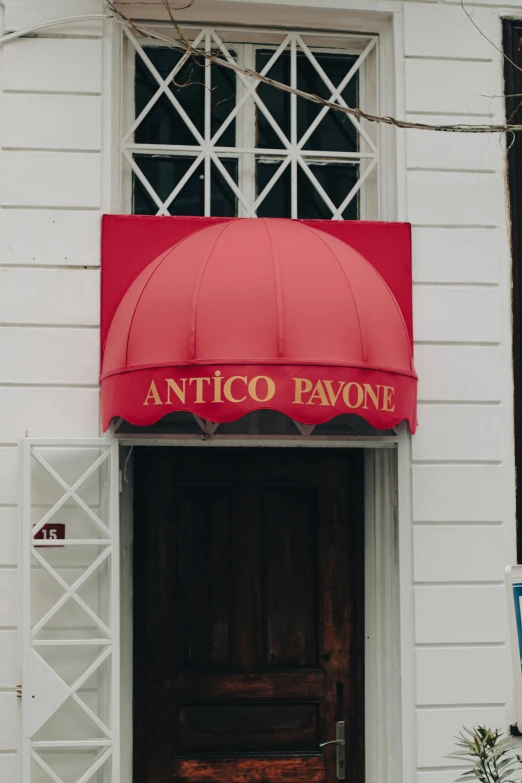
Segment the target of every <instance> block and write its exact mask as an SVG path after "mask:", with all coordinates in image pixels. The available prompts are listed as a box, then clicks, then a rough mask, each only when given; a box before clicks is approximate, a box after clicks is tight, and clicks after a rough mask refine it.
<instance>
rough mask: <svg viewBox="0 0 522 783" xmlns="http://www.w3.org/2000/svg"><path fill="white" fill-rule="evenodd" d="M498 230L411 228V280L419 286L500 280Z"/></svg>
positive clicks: (503, 240)
mask: <svg viewBox="0 0 522 783" xmlns="http://www.w3.org/2000/svg"><path fill="white" fill-rule="evenodd" d="M505 241H506V240H505V238H504V234H502V237H501V236H500V231H499V230H498V229H483V228H480V227H477V228H430V227H427V226H426V227H423V228H415V227H414V228H413V230H412V256H413V279H414V281H415V282H418V283H480V284H486V283H487V284H492V283H498V280H499V245H501V244H503V243H504V242H505Z"/></svg>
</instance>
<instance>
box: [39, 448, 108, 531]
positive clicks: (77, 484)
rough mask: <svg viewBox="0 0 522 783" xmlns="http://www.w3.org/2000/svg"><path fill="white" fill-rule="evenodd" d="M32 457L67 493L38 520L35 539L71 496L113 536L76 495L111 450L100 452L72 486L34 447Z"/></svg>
mask: <svg viewBox="0 0 522 783" xmlns="http://www.w3.org/2000/svg"><path fill="white" fill-rule="evenodd" d="M31 454H32V457H33V458H34V459H35V460H36V461H37V462H38V463H39V464H40V465H41V467H42V468H43V469H44V470H45V471H46V472H47V473H48V474H49V475H50V476H52V477H53V479H54V480H55V481H56V482H57V483H58V484H59V485H60V486H61V488H62V489H64V490H65V494H64V495H62V497H61V498H60V500H58V501H57V502H56V503H55V504H54V506H53V507H52V508H51V509H50V510H49V511H48V512H47V513H46V514H44V516H43V517H42V519H41V520H40V521H39V522H38V524H37V525H35V526H34V527H33V529H32V537H33V539H34V537H35V535H37V533H39V532H40V530H41V529H42V528H43V527H44V525H45V524H46V523H47V522H48V521H49V519H51V517H53V516H54V514H56V512H57V511H59V509H60V508H61V507H62V506H63V505H64V503H66V502H67V501H68V500H69V498H74V500H75V501H76V502H77V503H78V505H79V506H81V507H82V508H83V509H84V510H85V511H86V512H87V513H88V515H89V516H90V517H91V518H92V519H93V521H94V522H95V524H96V526H97V527H98V528H99V529H100V530H101V532H102V533H104V534H105V535H106V536H107V537H108V538H111V531H110V530H109V528H108V527H107V526H106V525H104V524H103V522H102V521H101V519H99V518H98V517H97V516H96V514H95V513H94V511H93V510H92V509H90V508H89V507H88V506H87V505H86V504H85V503H84V502H83V500H82V499H81V498H80V497H78V496H77V495H76V490H77V489H79V488H80V487H81V485H82V484H83V483H84V482H85V481H87V479H88V478H89V476H91V474H92V473H94V471H95V470H97V469H98V468H99V467H100V465H103V463H104V462H105V460H106V459H107V458H108V456H109V454H110V451H109V450H107V451H104V452H103V454H100V456H99V457H98V458H97V459H96V460H95V461H94V462H93V463H92V465H91V466H90V468H88V469H87V470H86V471H85V473H84V474H83V475H82V476H80V478H79V479H78V480H77V481H75V483H74V484H73V485H72V487H70V486H69V484H67V482H66V481H65V480H64V479H63V478H62V477H61V476H60V474H59V473H57V472H56V470H55V469H54V468H53V467H51V465H49V463H48V462H47V460H46V459H44V457H42V455H41V454H38V452H37V451H35V450H34V449H33V450H32V452H31Z"/></svg>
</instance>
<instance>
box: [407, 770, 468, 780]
mask: <svg viewBox="0 0 522 783" xmlns="http://www.w3.org/2000/svg"><path fill="white" fill-rule="evenodd" d="M461 769H462V770H464V769H465V767H461ZM459 774H460V773H459V772H458V770H457V769H435V770H433V769H432V770H429V771H427V770H422V769H421V770H419V772H417V777H416V778H415V781H416V783H455V781H456V780H457V778H458V775H459Z"/></svg>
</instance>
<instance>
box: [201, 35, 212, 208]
mask: <svg viewBox="0 0 522 783" xmlns="http://www.w3.org/2000/svg"><path fill="white" fill-rule="evenodd" d="M211 42H212V38H211V36H210V33H209V32H207V33H206V34H205V52H206V53H207V54H210V50H211ZM204 67H205V112H204V134H205V144H206V145H207V148H208V145H209V144H210V137H211V130H210V129H211V124H210V120H211V116H212V104H211V97H212V68H211V66H210V60H205V65H204ZM204 167H205V177H204V180H203V214H204V215H205V217H209V216H210V214H211V203H212V198H211V186H212V183H211V176H210V167H211V166H210V155H209V154H208V153H206V154H205V163H204Z"/></svg>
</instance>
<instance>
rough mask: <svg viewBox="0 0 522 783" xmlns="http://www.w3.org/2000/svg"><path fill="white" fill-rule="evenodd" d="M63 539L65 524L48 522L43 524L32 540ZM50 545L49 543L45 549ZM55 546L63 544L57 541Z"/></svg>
mask: <svg viewBox="0 0 522 783" xmlns="http://www.w3.org/2000/svg"><path fill="white" fill-rule="evenodd" d="M64 539H65V525H63V524H56V523H52V522H49V523H48V524H47V525H44V526H43V528H42V529H41V530H39V531H38V533H36V535H35V537H34V540H35V542H36V541H49V542H51V541H57V542H59V541H63V540H64ZM35 546H45V545H44V544H37V543H35ZM49 546H51V544H50V543H49V544H48V545H47V546H46V549H47V548H48V547H49ZM55 546H63V544H60V543H57V544H55Z"/></svg>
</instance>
